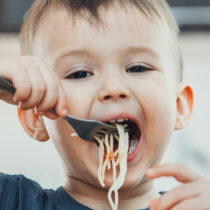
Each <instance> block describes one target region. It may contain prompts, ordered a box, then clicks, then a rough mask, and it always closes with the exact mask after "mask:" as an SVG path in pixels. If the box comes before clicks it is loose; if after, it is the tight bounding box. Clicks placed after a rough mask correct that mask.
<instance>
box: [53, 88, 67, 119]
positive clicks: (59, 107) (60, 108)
mask: <svg viewBox="0 0 210 210" xmlns="http://www.w3.org/2000/svg"><path fill="white" fill-rule="evenodd" d="M55 110H56V113H57V114H58V115H60V116H63V117H64V116H66V115H67V112H68V111H67V104H66V95H65V92H64V90H63V87H62V85H60V88H59V96H58V101H57V103H56V106H55Z"/></svg>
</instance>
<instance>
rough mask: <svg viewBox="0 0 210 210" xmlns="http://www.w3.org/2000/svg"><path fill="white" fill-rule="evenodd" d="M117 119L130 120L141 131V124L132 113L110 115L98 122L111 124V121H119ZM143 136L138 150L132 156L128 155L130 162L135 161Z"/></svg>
mask: <svg viewBox="0 0 210 210" xmlns="http://www.w3.org/2000/svg"><path fill="white" fill-rule="evenodd" d="M117 119H129V120H131V121H133V122H135V123H136V125H137V126H138V128H139V130H140V131H141V129H140V122H139V120H138V119H137V118H136V117H134V114H130V113H126V112H120V113H117V114H116V113H115V114H110V115H108V116H106V117H103V118H99V119H98V120H99V121H101V122H103V123H106V122H109V121H112V120H117ZM141 132H142V131H141ZM141 136H142V135H140V139H139V142H138V145H137V147H136V149H135V150H134V151H133V152H132V154H130V155H128V157H127V161H128V162H131V161H132V160H134V159H135V157H136V156H137V154H138V153H139V150H140V145H141V144H140V142H141Z"/></svg>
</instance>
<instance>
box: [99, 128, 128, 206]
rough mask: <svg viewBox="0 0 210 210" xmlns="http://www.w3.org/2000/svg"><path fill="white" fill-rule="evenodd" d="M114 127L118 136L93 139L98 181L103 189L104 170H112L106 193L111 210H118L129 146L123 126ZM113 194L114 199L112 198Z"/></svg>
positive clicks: (107, 135) (108, 135)
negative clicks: (111, 182) (97, 159)
mask: <svg viewBox="0 0 210 210" xmlns="http://www.w3.org/2000/svg"><path fill="white" fill-rule="evenodd" d="M116 126H117V129H118V133H119V136H113V135H110V134H106V135H105V137H104V138H98V137H95V139H96V140H97V142H98V144H99V167H98V179H99V182H100V184H101V186H102V187H105V184H104V180H105V174H106V170H110V169H112V174H113V184H112V186H111V187H110V189H109V191H108V200H109V203H110V206H111V207H112V209H113V210H117V208H118V203H119V196H118V190H119V189H120V187H121V186H122V185H123V183H124V180H125V176H126V173H127V152H128V145H129V137H128V133H127V132H125V130H124V126H123V125H118V124H116ZM114 140H115V141H117V142H118V144H117V145H118V147H117V148H116V150H115V151H114ZM105 154H106V156H105ZM104 156H105V159H104ZM117 167H119V174H118V176H117V170H116V168H117ZM113 193H114V199H113V198H112V197H113Z"/></svg>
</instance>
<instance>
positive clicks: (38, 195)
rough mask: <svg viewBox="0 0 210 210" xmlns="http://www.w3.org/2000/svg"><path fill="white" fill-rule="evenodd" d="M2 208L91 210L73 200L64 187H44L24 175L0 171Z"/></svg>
mask: <svg viewBox="0 0 210 210" xmlns="http://www.w3.org/2000/svg"><path fill="white" fill-rule="evenodd" d="M0 209H4V210H11V209H21V210H28V209H31V210H38V209H43V210H64V209H73V210H77V209H78V210H79V209H80V210H89V208H88V207H85V206H83V205H82V204H80V203H78V202H76V201H75V200H73V199H72V198H71V197H70V196H69V195H68V194H67V193H66V192H65V191H64V189H63V187H59V188H57V190H53V189H43V188H42V187H41V186H40V185H39V184H38V183H37V182H35V181H33V180H31V179H28V178H26V177H25V176H24V175H21V174H19V175H8V174H4V173H0Z"/></svg>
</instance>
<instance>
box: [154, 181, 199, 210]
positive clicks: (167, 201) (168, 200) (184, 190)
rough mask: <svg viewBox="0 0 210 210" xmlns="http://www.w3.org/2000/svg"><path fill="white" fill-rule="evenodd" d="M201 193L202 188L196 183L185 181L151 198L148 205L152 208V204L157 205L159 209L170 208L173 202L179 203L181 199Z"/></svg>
mask: <svg viewBox="0 0 210 210" xmlns="http://www.w3.org/2000/svg"><path fill="white" fill-rule="evenodd" d="M192 189H196V190H192ZM201 193H202V189H201V188H200V187H199V184H198V183H195V182H193V183H187V184H184V185H181V186H179V187H176V188H174V189H172V190H170V191H168V192H166V193H164V194H163V195H162V196H161V197H160V198H158V199H155V200H153V201H152V202H151V204H150V207H151V208H152V207H153V206H154V207H155V206H158V207H159V208H160V209H171V207H172V206H174V205H175V204H177V203H180V202H182V201H183V200H186V199H191V198H192V197H196V196H199V195H200V194H201ZM154 207H153V208H154ZM154 209H155V208H154Z"/></svg>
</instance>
